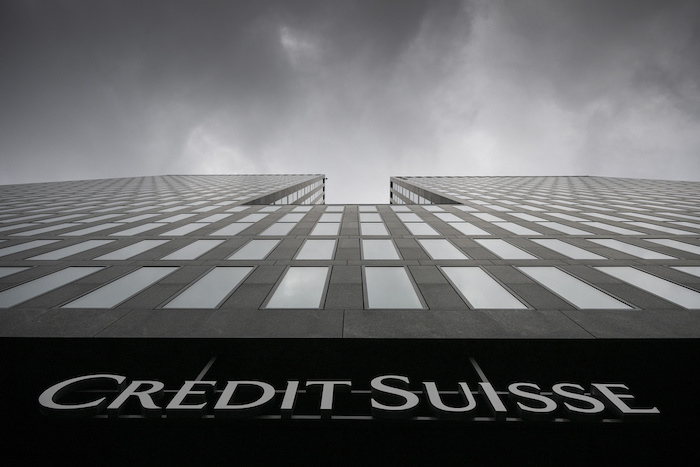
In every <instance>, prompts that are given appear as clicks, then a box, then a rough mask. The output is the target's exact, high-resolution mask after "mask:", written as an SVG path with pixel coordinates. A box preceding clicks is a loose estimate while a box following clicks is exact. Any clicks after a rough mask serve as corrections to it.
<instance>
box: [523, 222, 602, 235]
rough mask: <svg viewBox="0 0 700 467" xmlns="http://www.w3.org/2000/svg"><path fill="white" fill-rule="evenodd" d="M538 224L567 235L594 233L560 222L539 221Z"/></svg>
mask: <svg viewBox="0 0 700 467" xmlns="http://www.w3.org/2000/svg"><path fill="white" fill-rule="evenodd" d="M537 224H538V225H541V226H543V227H547V228H549V229H552V230H556V231H558V232H561V233H565V234H567V235H593V234H592V233H590V232H586V231H585V230H581V229H576V228H574V227H570V226H568V225H564V224H560V223H559V222H538V223H537Z"/></svg>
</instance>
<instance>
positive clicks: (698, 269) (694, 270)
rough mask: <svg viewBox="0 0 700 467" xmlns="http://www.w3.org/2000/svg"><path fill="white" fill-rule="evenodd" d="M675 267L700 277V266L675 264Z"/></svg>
mask: <svg viewBox="0 0 700 467" xmlns="http://www.w3.org/2000/svg"><path fill="white" fill-rule="evenodd" d="M673 269H676V270H677V271H681V272H684V273H686V274H692V275H693V276H697V277H700V266H674V267H673Z"/></svg>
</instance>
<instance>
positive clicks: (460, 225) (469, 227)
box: [449, 222, 491, 235]
mask: <svg viewBox="0 0 700 467" xmlns="http://www.w3.org/2000/svg"><path fill="white" fill-rule="evenodd" d="M449 225H450V227H454V228H455V229H457V230H459V231H460V232H462V233H463V234H464V235H491V234H490V233H488V232H487V231H485V230H482V229H480V228H479V227H477V226H475V225H474V224H472V223H470V222H450V223H449Z"/></svg>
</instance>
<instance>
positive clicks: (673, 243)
mask: <svg viewBox="0 0 700 467" xmlns="http://www.w3.org/2000/svg"><path fill="white" fill-rule="evenodd" d="M647 242H654V243H658V244H659V245H663V246H667V247H671V248H675V249H676V250H681V251H687V252H688V253H694V254H696V255H700V246H697V245H690V244H688V243H685V242H679V241H678V240H669V239H665V238H659V239H649V240H647ZM0 256H2V253H0Z"/></svg>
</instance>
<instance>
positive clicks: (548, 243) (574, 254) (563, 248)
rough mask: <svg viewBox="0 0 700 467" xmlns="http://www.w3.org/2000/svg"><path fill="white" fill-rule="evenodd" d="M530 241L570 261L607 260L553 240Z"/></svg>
mask: <svg viewBox="0 0 700 467" xmlns="http://www.w3.org/2000/svg"><path fill="white" fill-rule="evenodd" d="M531 241H533V242H535V243H537V244H539V245H542V246H543V247H545V248H549V249H550V250H553V251H556V252H557V253H559V254H562V255H564V256H566V257H568V258H571V259H607V258H605V257H603V256H600V255H597V254H595V253H591V252H590V251H587V250H584V249H583V248H579V247H577V246H574V245H571V244H569V243H566V242H562V241H561V240H556V239H553V238H545V239H536V238H533V239H531Z"/></svg>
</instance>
